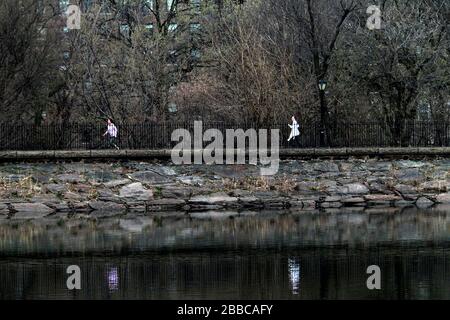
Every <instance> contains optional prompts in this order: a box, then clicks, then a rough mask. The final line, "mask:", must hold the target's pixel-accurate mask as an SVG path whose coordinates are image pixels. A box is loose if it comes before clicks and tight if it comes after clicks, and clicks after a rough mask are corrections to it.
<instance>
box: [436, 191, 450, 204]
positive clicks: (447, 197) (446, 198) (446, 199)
mask: <svg viewBox="0 0 450 320" xmlns="http://www.w3.org/2000/svg"><path fill="white" fill-rule="evenodd" d="M436 202H438V203H445V204H450V192H447V193H441V194H439V195H437V197H436Z"/></svg>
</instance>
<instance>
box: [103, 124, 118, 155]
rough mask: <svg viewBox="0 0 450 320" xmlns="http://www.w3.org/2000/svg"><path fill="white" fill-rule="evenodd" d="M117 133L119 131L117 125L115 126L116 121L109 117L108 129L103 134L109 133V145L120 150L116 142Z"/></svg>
mask: <svg viewBox="0 0 450 320" xmlns="http://www.w3.org/2000/svg"><path fill="white" fill-rule="evenodd" d="M117 133H118V130H117V127H116V126H115V124H114V123H112V121H111V119H108V129H107V130H106V132H105V133H104V134H103V136H106V135H108V145H109V147H114V148H116V149H117V150H119V149H120V148H119V147H118V146H117V144H116V141H117Z"/></svg>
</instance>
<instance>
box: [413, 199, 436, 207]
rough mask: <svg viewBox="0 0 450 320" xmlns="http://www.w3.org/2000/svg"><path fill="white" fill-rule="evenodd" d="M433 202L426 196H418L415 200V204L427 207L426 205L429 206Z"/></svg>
mask: <svg viewBox="0 0 450 320" xmlns="http://www.w3.org/2000/svg"><path fill="white" fill-rule="evenodd" d="M433 204H434V202H433V201H431V200H430V199H428V198H426V197H420V198H419V199H417V201H416V206H417V207H419V208H428V207H431V206H432V205H433Z"/></svg>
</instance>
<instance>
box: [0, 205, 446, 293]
mask: <svg viewBox="0 0 450 320" xmlns="http://www.w3.org/2000/svg"><path fill="white" fill-rule="evenodd" d="M346 210H347V209H343V210H342V211H341V212H339V213H322V212H312V213H305V212H302V213H285V214H278V213H275V214H274V213H266V212H260V213H258V214H256V215H250V214H248V213H247V214H246V213H241V214H238V215H234V217H233V218H232V219H231V218H226V219H204V218H203V219H195V218H190V217H188V216H184V215H183V214H175V215H172V216H170V217H165V216H163V218H158V219H156V220H155V218H154V217H153V216H145V215H142V216H139V215H134V216H130V217H126V218H120V217H119V218H107V219H99V220H90V219H83V218H81V219H80V218H70V219H66V220H64V221H58V219H45V220H35V221H20V220H14V219H12V220H7V219H3V220H1V219H0V257H1V259H0V299H355V298H357V299H450V286H449V285H448V284H449V283H450V211H436V210H426V211H420V210H416V209H414V210H410V211H402V212H400V211H398V212H394V213H392V212H391V213H390V214H386V213H384V214H383V213H382V212H381V213H380V212H377V213H375V212H372V213H367V212H365V213H357V212H353V211H346ZM203 216H204V215H203ZM216 216H217V215H216ZM373 264H374V265H378V266H379V267H380V269H381V274H382V283H381V287H382V290H373V291H371V290H368V289H367V287H366V280H367V277H368V275H367V273H366V269H367V267H368V266H369V265H373ZM69 265H78V266H79V267H80V268H81V277H82V279H81V282H82V286H81V287H82V289H81V290H73V291H69V290H68V289H67V287H66V280H67V274H66V269H67V267H68V266H69Z"/></svg>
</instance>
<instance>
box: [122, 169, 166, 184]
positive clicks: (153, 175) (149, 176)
mask: <svg viewBox="0 0 450 320" xmlns="http://www.w3.org/2000/svg"><path fill="white" fill-rule="evenodd" d="M130 178H131V179H132V180H136V181H139V182H142V183H145V184H148V185H164V184H169V183H172V182H173V180H172V179H171V178H170V177H168V176H166V175H162V174H160V173H158V172H154V171H138V172H135V173H132V174H131V175H130Z"/></svg>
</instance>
